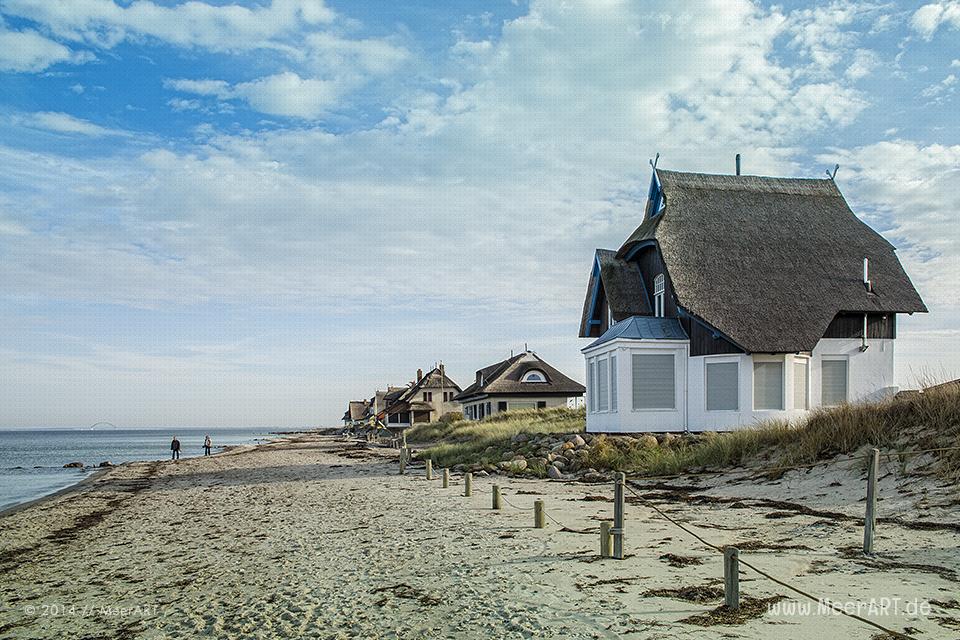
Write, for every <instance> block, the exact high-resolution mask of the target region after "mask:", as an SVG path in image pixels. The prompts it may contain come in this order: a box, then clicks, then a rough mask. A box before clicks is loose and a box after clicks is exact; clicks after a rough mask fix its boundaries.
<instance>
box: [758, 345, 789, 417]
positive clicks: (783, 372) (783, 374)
mask: <svg viewBox="0 0 960 640" xmlns="http://www.w3.org/2000/svg"><path fill="white" fill-rule="evenodd" d="M752 360H753V361H752V362H751V363H750V391H751V395H752V396H753V402H752V403H751V406H752V407H753V410H754V411H785V410H786V407H787V358H786V357H784V356H766V357H757V356H754V357H753V358H752ZM765 362H779V363H780V401H781V403H780V408H779V409H758V408H757V373H756V369H755V367H754V365H755V364H758V363H765Z"/></svg>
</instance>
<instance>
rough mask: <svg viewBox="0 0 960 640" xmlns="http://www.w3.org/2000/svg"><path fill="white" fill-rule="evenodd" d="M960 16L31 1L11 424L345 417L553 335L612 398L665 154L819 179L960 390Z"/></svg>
mask: <svg viewBox="0 0 960 640" xmlns="http://www.w3.org/2000/svg"><path fill="white" fill-rule="evenodd" d="M958 77H960V2H953V1H947V2H937V3H927V2H915V3H873V2H854V1H850V2H846V1H837V2H823V3H817V4H812V3H798V2H789V3H778V4H776V5H770V4H767V3H751V2H747V1H744V0H729V1H723V2H698V3H674V2H617V1H614V0H593V1H588V2H559V1H547V0H544V1H535V2H529V3H527V2H456V3H446V2H421V3H416V2H405V3H397V2H389V1H386V0H384V1H382V2H362V3H350V2H326V3H325V2H320V1H317V0H274V1H273V2H270V1H269V0H262V1H261V2H248V3H236V4H235V3H232V2H225V1H217V2H214V1H209V2H207V3H202V2H191V3H180V2H173V1H164V2H161V1H159V0H155V1H153V2H151V1H149V0H139V1H137V2H128V1H120V0H117V1H116V2H114V1H112V0H82V1H81V0H76V1H73V2H52V1H51V0H0V87H2V91H0V426H5V427H13V426H37V425H46V426H71V425H73V426H82V425H86V424H91V423H93V422H96V421H98V420H109V421H111V422H113V423H115V424H118V425H124V426H141V425H211V426H215V425H270V426H283V427H289V426H298V425H313V424H330V423H332V422H335V421H336V420H337V419H338V418H339V416H340V415H341V414H342V412H343V407H344V405H345V403H346V401H347V400H349V399H351V398H360V397H363V396H369V395H371V394H372V392H373V390H374V389H375V388H377V387H380V388H382V387H384V386H385V385H387V384H388V383H390V384H397V383H401V382H405V381H408V380H410V379H411V378H412V377H413V376H414V374H415V370H416V368H417V367H423V368H425V369H426V368H429V367H431V366H433V364H434V363H435V362H437V361H438V360H443V361H444V362H446V364H447V367H448V370H449V371H450V372H451V374H452V375H453V376H454V378H455V379H457V380H459V381H461V382H463V383H466V382H467V381H469V380H470V379H471V378H472V377H473V371H474V370H475V369H476V368H478V367H481V366H485V365H487V364H489V363H491V362H494V361H496V360H499V359H501V358H503V357H506V356H507V355H509V352H510V350H511V349H519V348H522V346H523V344H524V343H529V345H530V346H531V348H533V349H535V350H537V351H538V353H540V354H541V355H543V356H544V357H545V358H547V359H548V360H549V361H551V362H552V363H553V364H555V365H556V366H558V367H560V368H561V369H563V370H565V371H567V372H568V373H570V374H572V375H573V376H574V377H577V378H582V360H581V357H580V355H579V349H580V348H581V347H582V346H583V345H582V343H581V341H579V340H578V339H577V338H576V332H577V323H578V320H579V313H580V306H581V304H582V300H583V291H584V287H585V285H586V279H587V276H588V270H589V266H590V261H591V259H592V255H593V250H594V249H595V248H596V247H608V248H616V247H617V246H619V244H620V243H621V242H622V241H623V240H624V238H625V237H626V236H627V235H628V234H629V233H630V232H631V231H632V230H633V229H634V228H635V226H636V225H637V224H638V222H639V215H640V213H639V212H640V210H641V207H642V200H643V198H644V196H645V193H646V185H647V182H648V180H649V166H648V164H647V160H648V159H649V158H650V157H652V156H653V155H654V154H655V153H658V152H659V153H660V154H661V160H660V163H661V166H664V167H667V168H674V169H681V170H697V171H712V172H730V171H732V169H733V156H734V154H735V153H738V152H739V153H741V154H743V158H744V169H745V171H746V172H748V173H758V174H772V175H796V176H821V175H823V172H824V170H826V169H827V168H832V167H833V166H834V164H836V163H839V164H840V171H839V173H838V175H837V182H838V184H839V186H840V188H841V189H842V190H843V192H844V194H845V195H846V197H847V199H848V200H849V201H850V203H851V205H852V206H853V208H854V210H855V211H856V212H857V213H858V215H860V216H861V217H863V219H864V220H866V221H867V222H868V223H870V224H871V225H873V226H874V227H875V228H876V229H878V230H880V231H881V232H882V233H883V234H884V235H885V236H886V237H887V238H888V239H890V240H891V241H892V242H893V243H894V244H895V245H896V246H897V247H898V250H899V255H900V257H901V260H902V261H903V263H904V265H905V266H906V268H907V270H908V272H909V273H910V275H911V277H912V278H913V280H914V282H915V283H916V284H917V286H918V288H919V289H920V291H921V294H922V295H923V296H924V299H925V301H926V302H927V304H928V306H929V307H930V310H931V313H930V314H927V315H924V316H915V317H912V318H906V319H904V320H903V321H902V322H901V325H900V334H899V339H898V344H897V349H898V356H897V358H898V359H897V374H898V378H899V380H900V382H901V384H903V385H905V386H911V385H914V384H916V381H917V378H930V379H944V378H947V377H960V303H958V302H957V296H956V292H955V290H956V287H957V284H958V275H960V226H958V224H957V220H956V212H957V211H958V209H960V190H958V189H956V184H958V179H960V118H958V117H957V115H956V114H957V97H956V92H957V85H958Z"/></svg>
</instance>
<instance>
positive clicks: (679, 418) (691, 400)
mask: <svg viewBox="0 0 960 640" xmlns="http://www.w3.org/2000/svg"><path fill="white" fill-rule="evenodd" d="M893 344H894V341H893V340H892V339H875V340H869V341H868V345H869V346H868V348H867V350H866V351H861V350H860V346H861V342H860V340H859V339H840V338H825V339H823V340H821V341H820V342H819V343H818V344H817V347H816V348H815V349H814V351H813V353H812V354H778V355H764V354H753V355H751V354H726V355H714V356H695V357H687V356H686V354H687V353H688V346H687V343H680V342H677V341H639V340H614V341H611V342H608V343H606V344H603V345H600V346H598V347H597V348H596V349H594V350H589V351H585V352H584V356H585V364H586V380H587V394H586V398H587V431H589V432H601V433H617V432H620V433H642V432H662V431H683V430H684V429H685V428H688V429H689V430H691V431H729V430H732V429H737V428H741V427H744V426H749V425H751V424H755V423H756V422H759V421H762V420H769V419H781V420H788V421H796V420H798V419H801V418H803V417H804V416H805V415H807V413H808V410H803V409H795V408H793V407H794V366H793V364H794V361H795V360H797V359H806V360H807V361H808V376H809V379H808V387H807V389H808V391H807V395H808V401H809V404H808V407H809V408H810V409H812V408H815V407H818V406H820V404H821V365H822V362H823V361H824V359H838V358H840V359H844V360H846V361H847V400H848V401H849V402H863V401H872V400H877V399H880V398H883V397H887V396H890V395H892V394H894V393H896V392H897V388H896V387H895V386H894V384H893V369H894V348H893ZM664 350H668V351H673V352H674V353H675V354H676V370H675V373H676V375H677V381H676V393H677V410H676V411H664V410H645V411H635V410H633V399H632V359H631V355H632V354H633V353H656V352H662V351H664ZM612 353H616V355H617V396H618V403H617V404H618V406H617V407H616V408H614V407H611V408H610V410H609V411H604V412H596V411H594V410H593V409H594V408H593V407H592V406H591V403H590V399H591V397H592V394H591V389H590V386H591V385H592V384H593V380H592V379H591V376H590V366H589V362H590V360H591V359H592V358H595V357H609V356H610V354H612ZM763 360H767V361H780V362H783V372H784V379H783V385H784V388H783V400H784V409H783V410H754V407H753V404H754V397H753V391H754V385H753V363H754V362H755V361H763ZM709 362H736V363H737V364H738V367H739V375H738V382H739V384H738V387H739V388H738V405H739V406H738V408H737V410H735V411H707V408H706V369H705V367H706V364H707V363H709Z"/></svg>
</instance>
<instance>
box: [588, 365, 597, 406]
mask: <svg viewBox="0 0 960 640" xmlns="http://www.w3.org/2000/svg"><path fill="white" fill-rule="evenodd" d="M589 384H590V411H591V413H596V411H597V361H596V360H591V361H590V382H589Z"/></svg>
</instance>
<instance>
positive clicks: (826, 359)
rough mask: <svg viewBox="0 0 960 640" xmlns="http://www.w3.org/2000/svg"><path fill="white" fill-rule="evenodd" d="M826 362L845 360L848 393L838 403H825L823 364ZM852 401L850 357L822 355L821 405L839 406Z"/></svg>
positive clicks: (845, 382)
mask: <svg viewBox="0 0 960 640" xmlns="http://www.w3.org/2000/svg"><path fill="white" fill-rule="evenodd" d="M825 362H845V363H846V374H847V376H846V380H844V390H845V391H846V394H845V396H846V397H844V399H843V402H840V403H837V404H823V364H824V363H825ZM848 402H850V358H848V357H847V356H821V357H820V406H821V407H839V406H840V405H842V404H846V403H848Z"/></svg>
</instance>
